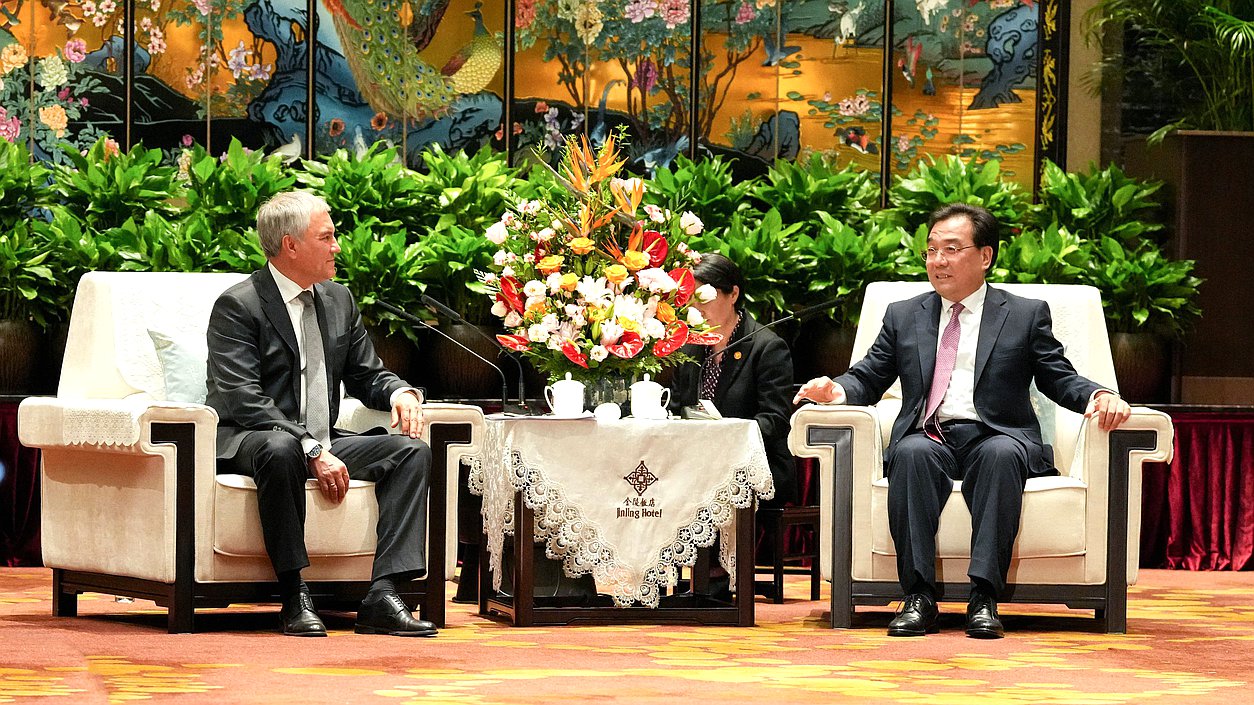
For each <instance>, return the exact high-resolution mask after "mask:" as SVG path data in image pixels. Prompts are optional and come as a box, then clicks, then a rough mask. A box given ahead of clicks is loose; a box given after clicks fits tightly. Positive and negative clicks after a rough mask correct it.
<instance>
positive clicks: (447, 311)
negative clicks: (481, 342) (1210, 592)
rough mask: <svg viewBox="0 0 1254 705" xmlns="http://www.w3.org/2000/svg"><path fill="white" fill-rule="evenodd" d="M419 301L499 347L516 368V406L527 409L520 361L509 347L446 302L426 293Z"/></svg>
mask: <svg viewBox="0 0 1254 705" xmlns="http://www.w3.org/2000/svg"><path fill="white" fill-rule="evenodd" d="M421 301H422V305H423V306H426V307H427V308H429V309H432V310H434V311H435V312H436V313H440V314H443V315H444V316H447V317H448V318H451V319H453V320H454V321H457V322H458V323H461V324H462V325H465V326H470V328H471V329H472V330H474V332H475V333H477V334H478V335H479V337H481V338H483V339H485V340H487V341H488V342H490V343H492V345H494V346H495V347H497V348H500V350H501V351H502V352H504V353H505V357H507V358H509V359H510V360H511V361H512V362H513V363H514V367H515V368H517V369H518V406H519V407H520V408H521V409H523V410H524V411H525V410H526V409H527V397H526V396H525V394H526V384H525V383H524V381H523V368H522V363H521V362H519V361H518V358H517V357H515V356H514V355H513V354H512V351H511V350H510V349H509V348H507V347H505V346H504V345H501V343H500V342H499V341H498V340H497V339H496V338H493V337H492V336H490V335H488V334H486V333H484V332H483V331H482V330H479V326H476V325H474V324H473V323H471V322H470V321H467V320H466V319H465V318H463V317H462V315H461V314H460V313H458V312H457V311H456V310H455V309H453V307H451V306H448V305H447V304H445V303H443V302H441V301H439V300H438V299H435V298H433V297H431V296H427V295H426V294H423V295H422V298H421Z"/></svg>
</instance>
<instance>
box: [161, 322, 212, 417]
mask: <svg viewBox="0 0 1254 705" xmlns="http://www.w3.org/2000/svg"><path fill="white" fill-rule="evenodd" d="M148 337H150V338H152V344H153V345H154V346H155V347H156V348H157V359H158V360H160V361H161V373H162V376H163V377H164V378H165V398H166V401H183V402H191V403H193V404H204V403H205V394H206V391H207V388H206V386H205V372H206V370H205V367H206V364H205V361H206V360H207V359H208V358H209V348H208V344H207V343H206V342H205V337H204V335H203V334H202V335H199V336H178V337H175V336H171V335H170V334H169V333H166V332H165V331H161V330H155V329H152V328H149V329H148Z"/></svg>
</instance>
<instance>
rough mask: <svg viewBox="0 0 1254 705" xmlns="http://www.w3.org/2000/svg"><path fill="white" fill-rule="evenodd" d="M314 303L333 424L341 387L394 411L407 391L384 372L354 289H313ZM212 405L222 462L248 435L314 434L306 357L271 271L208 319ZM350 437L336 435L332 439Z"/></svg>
mask: <svg viewBox="0 0 1254 705" xmlns="http://www.w3.org/2000/svg"><path fill="white" fill-rule="evenodd" d="M313 290H314V301H315V310H316V311H317V313H318V326H319V328H321V330H322V344H323V349H324V350H325V351H326V363H327V365H326V366H327V380H326V383H327V388H328V398H329V399H330V401H331V419H332V420H334V419H336V418H338V416H339V406H340V393H339V391H340V383H341V382H343V384H344V387H345V389H346V390H347V391H348V393H349V394H350V395H352V396H354V397H356V398H357V399H360V400H361V401H362V403H363V404H365V405H366V406H369V407H370V408H372V409H383V410H387V409H390V408H391V407H390V405H389V401H390V399H391V395H392V393H393V392H394V391H396V390H397V389H401V388H404V387H407V386H409V385H408V384H406V383H405V382H404V381H403V380H402V379H401V378H399V377H397V376H396V375H395V374H393V373H391V372H389V371H388V370H387V369H386V368H384V367H383V363H382V362H381V361H380V360H379V356H378V355H376V354H375V351H374V345H373V344H372V343H371V342H370V336H368V335H367V334H366V329H365V327H363V326H362V323H361V313H360V312H359V311H358V310H357V304H356V303H355V302H354V301H353V296H352V294H351V293H349V291H348V289H346V288H344V287H343V286H342V285H340V284H336V283H335V282H329V281H328V282H322V283H320V284H315V285H314V287H313ZM207 335H208V342H209V363H208V364H209V368H208V374H207V382H208V397H207V399H206V403H207V404H208V405H209V406H211V407H213V408H214V409H215V410H216V411H217V412H218V417H219V422H218V440H217V449H218V457H219V458H230V457H233V456H234V455H235V452H236V451H237V450H238V448H239V444H240V440H241V439H242V438H243V435H244V434H245V433H246V432H248V431H265V430H273V431H286V432H287V433H290V434H292V435H293V436H295V437H296V438H298V439H300V438H305V437H306V436H307V435H308V433H307V432H306V430H305V428H304V426H301V425H300V423H299V421H300V395H301V389H300V349H299V348H298V347H297V343H296V335H297V333H296V331H294V330H293V329H292V322H291V318H289V317H288V313H287V305H286V304H285V303H284V302H283V300H282V298H281V297H280V295H279V289H278V286H276V285H275V283H274V277H273V276H272V275H271V274H270V270H269V269H268V268H262V269H259V270H257V271H256V272H253V274H252V276H250V277H249V278H248V279H246V280H244V281H242V282H240V283H239V284H236V285H235V286H232V287H231V288H230V289H227V290H226V291H225V292H223V293H222V295H221V296H220V297H218V300H217V302H216V303H214V306H213V312H212V314H210V316H209V329H208V332H207ZM337 434H338V435H344V434H343V433H342V432H338V431H336V432H333V433H332V435H333V436H336V435H337Z"/></svg>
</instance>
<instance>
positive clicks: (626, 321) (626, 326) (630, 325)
mask: <svg viewBox="0 0 1254 705" xmlns="http://www.w3.org/2000/svg"><path fill="white" fill-rule="evenodd" d="M618 325H620V326H622V327H623V330H625V331H630V332H632V333H639V332H640V321H637V320H636V319H634V318H625V317H623V316H619V317H618Z"/></svg>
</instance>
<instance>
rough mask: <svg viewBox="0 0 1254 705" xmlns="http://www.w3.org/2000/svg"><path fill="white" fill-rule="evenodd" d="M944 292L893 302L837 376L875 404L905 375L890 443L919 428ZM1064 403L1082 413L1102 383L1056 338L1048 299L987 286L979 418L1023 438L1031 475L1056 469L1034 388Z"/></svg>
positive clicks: (978, 356) (853, 394)
mask: <svg viewBox="0 0 1254 705" xmlns="http://www.w3.org/2000/svg"><path fill="white" fill-rule="evenodd" d="M940 313H941V298H940V295H939V294H937V293H936V292H934V291H933V292H928V293H926V294H922V295H920V296H916V297H914V298H912V299H909V300H906V301H898V302H895V303H892V304H889V306H888V310H887V311H886V312H885V313H884V326H883V328H882V329H881V330H880V334H879V337H878V338H876V340H875V342H874V343H873V344H872V345H871V348H870V349H869V350H868V351H867V355H866V357H864V358H863V359H862V360H859V361H858V362H857V363H856V364H855V365H853V366H852V367H851V368H850V369H849V371H848V372H847V373H845V374H843V375H841V376H840V377H838V378H837V379H836V381H837V382H839V383H840V385H841V386H842V387H844V388H845V393H846V395H847V396H848V403H850V404H859V405H865V404H874V403H876V402H878V401H879V400H880V398H881V397H883V396H884V392H885V391H887V390H888V388H889V387H890V386H891V385H892V383H893V381H894V380H895V379H897V378H898V377H900V378H901V392H902V405H901V413H900V414H899V415H898V416H897V420H896V421H895V422H894V423H893V432H892V437H891V439H890V440H889V448H890V449H891V448H892V446H893V445H894V444H895V443H897V442H898V441H899V440H901V438H902V437H903V436H905V435H906V434H908V433H910V432H911V431H913V430H914V428H915V426H916V425H917V423H918V420H919V416H920V415H921V414H922V413H923V408H924V405H925V403H926V402H927V398H928V394H929V393H930V392H931V386H932V371H933V369H934V368H935V366H936V344H937V336H938V330H939V328H940ZM1033 380H1035V381H1036V386H1037V389H1039V390H1040V391H1041V393H1042V394H1044V395H1045V396H1046V397H1048V398H1049V399H1051V400H1053V401H1054V402H1055V403H1057V404H1058V405H1059V406H1061V407H1063V408H1066V409H1070V410H1071V411H1075V412H1077V413H1080V412H1083V411H1084V409H1085V407H1086V406H1087V405H1088V400H1089V397H1091V396H1092V394H1093V392H1095V391H1097V390H1098V389H1102V387H1101V386H1100V385H1098V384H1097V383H1095V382H1093V381H1091V380H1089V379H1086V378H1085V377H1082V376H1080V375H1079V373H1077V372H1076V371H1075V367H1073V366H1072V364H1071V362H1070V361H1069V360H1067V358H1066V357H1065V356H1064V355H1063V349H1062V344H1061V343H1059V342H1058V340H1057V339H1056V338H1055V337H1054V333H1053V329H1052V323H1051V318H1050V313H1049V304H1047V303H1045V302H1044V301H1040V300H1037V299H1028V298H1024V297H1021V296H1016V295H1014V294H1011V293H1008V292H1006V291H1004V290H1002V289H997V288H995V287H992V286H990V287H988V293H987V295H986V296H985V299H984V312H983V314H982V315H981V318H980V337H979V341H978V343H977V346H976V351H975V392H974V397H975V398H974V402H975V410H976V413H978V414H979V417H980V420H981V421H983V422H984V423H985V424H987V425H988V426H989V427H991V428H993V429H995V430H997V431H998V432H1000V433H1003V434H1005V435H1007V436H1010V437H1011V438H1014V439H1016V440H1018V441H1019V442H1021V443H1023V444H1024V446H1025V447H1026V448H1027V450H1028V457H1029V459H1030V460H1031V463H1032V467H1031V472H1032V474H1048V473H1052V472H1053V468H1054V458H1053V450H1052V449H1051V448H1050V447H1049V446H1047V445H1045V444H1044V442H1043V441H1042V439H1041V427H1040V423H1039V422H1038V421H1037V418H1036V413H1035V412H1034V411H1033V410H1032V402H1031V396H1030V394H1029V391H1028V387H1029V385H1030V384H1031V382H1032V381H1033Z"/></svg>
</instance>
